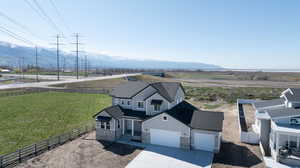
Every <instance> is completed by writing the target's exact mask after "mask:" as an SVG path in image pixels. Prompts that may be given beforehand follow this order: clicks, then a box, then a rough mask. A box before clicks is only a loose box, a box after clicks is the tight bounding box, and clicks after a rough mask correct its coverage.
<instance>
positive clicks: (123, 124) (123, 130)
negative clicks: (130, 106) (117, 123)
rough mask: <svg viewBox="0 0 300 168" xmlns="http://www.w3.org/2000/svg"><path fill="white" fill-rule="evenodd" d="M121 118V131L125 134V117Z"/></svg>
mask: <svg viewBox="0 0 300 168" xmlns="http://www.w3.org/2000/svg"><path fill="white" fill-rule="evenodd" d="M122 120H123V122H122V126H123V128H122V133H123V135H124V134H125V119H124V118H123V119H122Z"/></svg>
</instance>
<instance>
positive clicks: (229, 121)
mask: <svg viewBox="0 0 300 168" xmlns="http://www.w3.org/2000/svg"><path fill="white" fill-rule="evenodd" d="M192 103H193V104H194V105H196V106H198V107H199V108H200V109H203V104H204V103H203V102H201V103H200V102H192ZM205 104H207V102H205ZM209 110H210V111H219V112H224V118H225V119H224V123H223V143H222V145H221V151H220V153H219V154H216V155H215V158H214V163H213V166H212V168H245V167H251V168H264V167H265V165H264V163H263V161H262V155H261V152H260V149H259V146H258V145H249V144H244V143H241V142H240V140H239V137H240V136H239V133H238V120H237V108H236V104H224V105H222V106H220V107H218V108H215V109H209Z"/></svg>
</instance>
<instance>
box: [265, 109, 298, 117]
mask: <svg viewBox="0 0 300 168" xmlns="http://www.w3.org/2000/svg"><path fill="white" fill-rule="evenodd" d="M266 111H267V113H268V114H269V116H270V117H271V118H282V117H289V116H298V115H299V116H300V109H294V108H282V109H272V110H266Z"/></svg>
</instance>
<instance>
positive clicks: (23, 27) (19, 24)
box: [0, 12, 41, 39]
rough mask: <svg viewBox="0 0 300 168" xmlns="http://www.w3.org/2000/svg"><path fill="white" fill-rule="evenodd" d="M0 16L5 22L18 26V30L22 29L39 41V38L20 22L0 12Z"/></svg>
mask: <svg viewBox="0 0 300 168" xmlns="http://www.w3.org/2000/svg"><path fill="white" fill-rule="evenodd" d="M0 16H2V17H4V18H5V19H6V20H8V21H10V22H11V23H13V24H15V25H17V26H19V27H20V28H22V29H24V30H25V31H26V32H27V33H29V34H31V35H32V36H34V37H36V38H38V39H41V38H40V37H39V36H37V35H36V34H34V33H33V32H32V31H31V30H30V29H29V28H28V27H26V26H25V25H23V24H21V23H20V22H18V21H16V20H14V19H13V18H11V17H9V16H8V15H6V14H4V13H3V12H0Z"/></svg>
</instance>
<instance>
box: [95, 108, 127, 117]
mask: <svg viewBox="0 0 300 168" xmlns="http://www.w3.org/2000/svg"><path fill="white" fill-rule="evenodd" d="M103 111H105V112H107V113H108V114H109V115H110V116H112V117H113V118H115V119H119V118H121V117H122V116H123V115H124V113H123V111H122V108H121V107H120V106H118V105H116V106H109V107H107V108H105V109H103V110H101V111H100V112H98V113H97V114H95V115H94V116H93V117H94V118H95V117H96V116H97V115H98V114H100V113H101V112H103Z"/></svg>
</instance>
